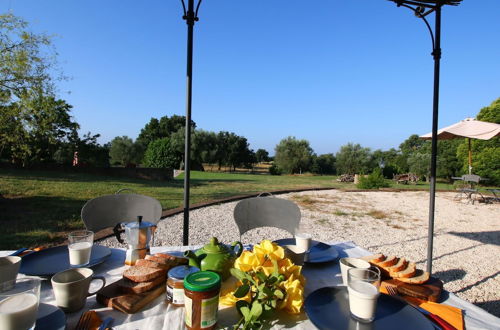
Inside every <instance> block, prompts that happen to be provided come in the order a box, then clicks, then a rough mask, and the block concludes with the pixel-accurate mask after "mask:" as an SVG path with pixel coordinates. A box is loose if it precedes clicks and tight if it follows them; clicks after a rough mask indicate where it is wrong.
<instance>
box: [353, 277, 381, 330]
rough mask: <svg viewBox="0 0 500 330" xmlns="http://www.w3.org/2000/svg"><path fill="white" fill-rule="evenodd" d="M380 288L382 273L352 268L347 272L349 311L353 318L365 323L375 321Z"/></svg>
mask: <svg viewBox="0 0 500 330" xmlns="http://www.w3.org/2000/svg"><path fill="white" fill-rule="evenodd" d="M379 287H380V272H375V271H374V270H371V269H363V268H350V269H349V270H348V271H347V291H348V292H349V311H350V312H351V317H352V318H354V319H355V320H358V321H360V322H365V323H369V322H372V321H373V320H374V319H375V312H376V309H377V299H378V296H379V294H380V293H379Z"/></svg>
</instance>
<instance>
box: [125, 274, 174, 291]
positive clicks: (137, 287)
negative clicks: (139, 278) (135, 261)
mask: <svg viewBox="0 0 500 330" xmlns="http://www.w3.org/2000/svg"><path fill="white" fill-rule="evenodd" d="M164 282H165V278H164V277H161V276H160V277H157V278H155V279H153V280H152V281H149V282H141V283H137V282H133V281H131V280H129V279H126V278H122V279H121V280H119V281H118V285H119V287H120V290H121V291H122V292H123V293H129V294H134V293H143V292H145V291H149V290H152V289H153V288H155V287H157V286H158V285H160V284H163V283H164Z"/></svg>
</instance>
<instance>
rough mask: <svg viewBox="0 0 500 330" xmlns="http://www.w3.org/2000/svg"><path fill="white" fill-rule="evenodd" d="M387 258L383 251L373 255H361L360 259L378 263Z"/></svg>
mask: <svg viewBox="0 0 500 330" xmlns="http://www.w3.org/2000/svg"><path fill="white" fill-rule="evenodd" d="M385 258H386V257H385V256H384V255H383V254H382V253H378V254H374V255H371V256H366V257H361V258H360V259H363V260H365V261H368V262H369V263H372V264H376V263H378V262H382V261H384V260H385Z"/></svg>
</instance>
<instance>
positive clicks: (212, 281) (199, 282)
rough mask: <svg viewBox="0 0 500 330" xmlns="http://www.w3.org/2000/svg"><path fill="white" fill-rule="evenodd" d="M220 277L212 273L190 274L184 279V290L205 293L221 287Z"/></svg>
mask: <svg viewBox="0 0 500 330" xmlns="http://www.w3.org/2000/svg"><path fill="white" fill-rule="evenodd" d="M220 282H221V278H220V275H219V274H217V273H214V272H211V271H203V272H196V273H191V274H189V275H188V276H187V277H186V278H185V279H184V288H186V289H188V290H190V291H197V292H205V291H211V290H213V289H215V288H217V287H220Z"/></svg>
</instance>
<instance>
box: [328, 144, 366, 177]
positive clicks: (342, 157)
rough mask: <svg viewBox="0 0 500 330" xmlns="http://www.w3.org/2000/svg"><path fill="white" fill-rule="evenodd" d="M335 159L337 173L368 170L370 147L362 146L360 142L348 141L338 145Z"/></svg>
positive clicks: (357, 172)
mask: <svg viewBox="0 0 500 330" xmlns="http://www.w3.org/2000/svg"><path fill="white" fill-rule="evenodd" d="M336 159H337V162H336V164H337V165H336V166H337V173H339V174H359V173H368V172H369V171H370V148H362V147H361V145H360V144H352V143H348V144H346V145H344V146H342V147H340V151H339V152H337V154H336Z"/></svg>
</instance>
